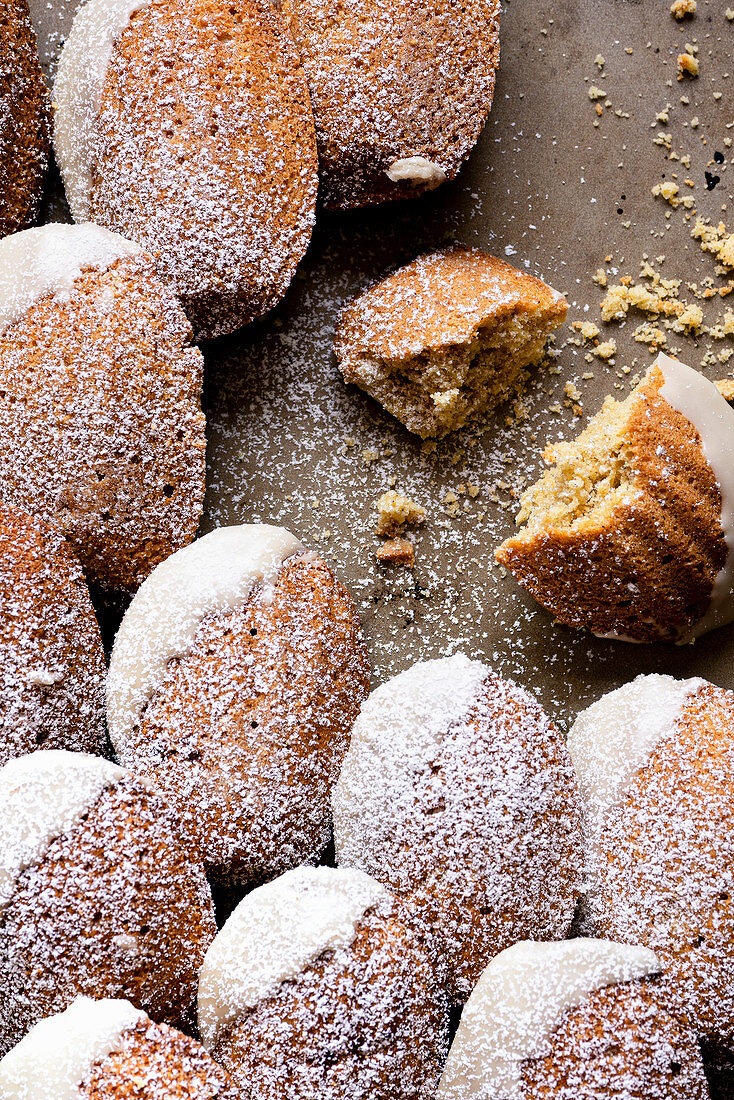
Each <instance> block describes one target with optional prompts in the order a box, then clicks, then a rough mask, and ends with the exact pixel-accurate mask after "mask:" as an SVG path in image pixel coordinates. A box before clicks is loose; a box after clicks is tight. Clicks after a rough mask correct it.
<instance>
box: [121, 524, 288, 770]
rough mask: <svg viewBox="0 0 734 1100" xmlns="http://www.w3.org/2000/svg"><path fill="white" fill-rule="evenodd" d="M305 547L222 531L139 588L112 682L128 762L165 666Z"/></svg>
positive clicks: (260, 530) (264, 529)
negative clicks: (208, 621) (212, 618)
mask: <svg viewBox="0 0 734 1100" xmlns="http://www.w3.org/2000/svg"><path fill="white" fill-rule="evenodd" d="M301 549H303V547H302V545H301V543H300V542H299V541H298V539H297V538H296V537H295V536H294V535H291V534H290V532H289V531H286V530H284V529H283V528H281V527H270V526H268V525H267V524H243V525H242V526H238V527H221V528H219V529H217V530H216V531H212V532H210V533H209V534H208V535H205V536H204V537H203V538H201V539H198V540H197V541H196V542H194V543H192V544H191V545H190V546H186V547H184V548H183V549H182V550H179V551H178V552H177V553H176V554H172V555H171V557H169V558H167V559H166V560H165V561H164V562H161V564H160V565H159V566H157V568H156V569H155V570H154V571H153V573H152V574H151V576H150V577H148V579H147V580H146V581H145V582H144V583H143V585H142V586H141V588H140V589H139V590H138V592H137V594H136V595H135V598H134V599H133V602H132V604H131V605H130V607H129V608H128V610H127V612H126V614H125V617H124V619H123V621H122V625H121V626H120V630H119V632H118V634H117V637H116V638H115V644H114V647H113V650H112V657H111V659H110V669H109V675H108V678H107V719H108V724H109V730H110V737H111V739H112V742H113V744H114V745H115V747H116V749H117V751H118V752H119V753H120V754H121V755H122V756H123V757H124V755H125V749H126V745H127V742H128V739H129V738H130V736H131V734H132V731H133V730H134V728H135V726H136V724H137V722H138V721H139V718H140V713H141V711H142V709H143V707H144V706H145V704H146V703H147V702H148V700H149V699H150V698H151V697H152V695H153V694H154V692H155V690H156V688H157V687H158V686H159V685H160V683H161V681H162V679H163V677H164V675H165V671H166V666H167V665H168V663H169V661H171V660H172V659H173V658H174V657H176V656H179V655H180V654H182V653H185V652H186V650H187V649H189V648H190V646H191V644H192V643H193V639H194V636H195V634H196V630H197V627H198V626H199V623H200V622H201V620H202V619H203V618H204V617H205V616H206V615H210V614H215V613H216V612H221V611H225V610H232V609H234V608H236V607H239V606H241V605H242V604H243V603H244V602H245V600H246V599H247V597H248V596H249V595H250V593H251V591H252V589H253V588H254V587H255V585H256V584H258V583H259V584H262V585H263V588H264V589H267V587H268V585H269V584H272V582H273V581H274V579H275V575H276V574H277V572H278V570H279V568H280V566H281V565H282V564H283V562H284V561H285V559H286V558H287V557H290V555H292V554H295V553H296V552H297V551H298V550H301Z"/></svg>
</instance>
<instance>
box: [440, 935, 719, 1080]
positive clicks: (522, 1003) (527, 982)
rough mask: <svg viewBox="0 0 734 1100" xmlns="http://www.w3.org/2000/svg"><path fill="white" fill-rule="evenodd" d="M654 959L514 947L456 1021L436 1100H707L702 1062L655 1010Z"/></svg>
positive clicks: (616, 948) (588, 947) (632, 951)
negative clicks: (610, 1099)
mask: <svg viewBox="0 0 734 1100" xmlns="http://www.w3.org/2000/svg"><path fill="white" fill-rule="evenodd" d="M659 969H660V964H659V962H658V960H657V959H656V957H655V955H654V954H653V953H652V951H649V950H645V949H644V948H639V947H631V946H627V945H624V944H616V943H608V942H603V941H600V940H588V939H575V940H570V941H568V942H566V943H532V942H524V943H518V944H516V945H515V946H514V947H511V948H509V949H508V950H507V951H503V952H502V953H501V954H500V955H498V956H497V957H496V958H495V959H493V960H492V962H491V963H490V964H489V966H488V967H487V969H486V970H485V971H484V973H483V975H482V977H481V978H480V980H479V983H478V984H477V987H476V989H475V990H474V992H473V993H472V996H471V997H470V999H469V1001H468V1003H467V1005H466V1008H465V1009H464V1012H463V1014H462V1019H461V1023H460V1025H459V1029H458V1031H457V1034H456V1037H455V1039H454V1042H453V1044H452V1047H451V1051H450V1052H449V1057H448V1061H447V1064H446V1068H445V1070H444V1074H443V1077H442V1079H441V1084H440V1087H439V1090H438V1094H437V1100H472V1098H482V1100H485V1098H486V1100H490V1098H492V1100H495V1098H496V1100H510V1098H512V1100H541V1098H542V1097H547V1096H553V1097H554V1098H559V1100H602V1098H604V1097H607V1096H609V1095H610V1092H609V1090H610V1084H611V1082H613V1088H614V1091H615V1093H616V1094H617V1095H620V1096H622V1095H623V1096H625V1097H629V1098H630V1100H643V1098H644V1100H648V1098H654V1100H688V1098H691V1100H693V1098H695V1100H708V1090H707V1088H706V1079H705V1077H704V1073H703V1066H702V1064H701V1056H700V1053H699V1051H698V1048H697V1046H696V1043H695V1039H694V1037H693V1036H691V1035H689V1034H688V1033H687V1032H686V1031H685V1030H684V1029H682V1028H681V1027H680V1025H679V1024H677V1023H676V1022H675V1020H674V1019H673V1018H672V1017H671V1016H670V1015H669V1014H668V1013H667V1012H666V1011H665V1009H663V1008H662V1007H661V1006H660V1005H659V1004H658V1003H657V1001H656V998H655V989H654V983H652V984H651V983H650V982H649V981H648V980H647V979H648V978H649V977H650V976H653V975H655V974H656V973H657V972H658V971H659Z"/></svg>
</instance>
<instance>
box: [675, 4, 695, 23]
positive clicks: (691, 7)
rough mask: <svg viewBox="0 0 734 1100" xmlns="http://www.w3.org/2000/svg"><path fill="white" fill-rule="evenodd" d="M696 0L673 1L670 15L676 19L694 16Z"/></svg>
mask: <svg viewBox="0 0 734 1100" xmlns="http://www.w3.org/2000/svg"><path fill="white" fill-rule="evenodd" d="M695 13H696V0H674V2H673V4H672V6H671V9H670V14H671V15H673V16H675V18H676V19H685V17H686V16H687V15H695Z"/></svg>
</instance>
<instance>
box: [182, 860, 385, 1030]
mask: <svg viewBox="0 0 734 1100" xmlns="http://www.w3.org/2000/svg"><path fill="white" fill-rule="evenodd" d="M387 896H388V894H387V891H386V889H385V887H384V886H381V885H380V884H379V883H378V882H375V880H374V879H372V878H370V877H369V875H365V874H364V873H363V872H362V871H354V870H349V869H347V868H334V867H296V868H295V870H293V871H287V872H286V874H284V875H281V876H280V877H279V878H276V879H275V880H274V881H273V882H268V883H266V885H265V886H260V887H258V888H257V889H256V890H253V891H252V893H250V894H248V895H247V897H246V898H244V900H243V901H241V902H240V904H239V905H238V906H237V908H236V909H235V911H234V912H233V913H232V915H231V917H230V918H229V920H228V921H227V922H226V924H225V925H224V927H223V928H222V930H221V932H220V933H219V934H218V936H217V937H216V939H215V940H214V942H213V943H212V945H211V947H210V948H209V950H208V951H207V953H206V957H205V959H204V963H203V965H202V967H201V971H200V974H199V1001H198V1016H199V1030H200V1032H201V1036H202V1040H203V1042H204V1045H205V1046H207V1047H209V1049H212V1048H213V1047H214V1046H215V1045H216V1042H217V1037H218V1035H219V1033H220V1031H221V1030H222V1029H223V1028H225V1027H227V1026H228V1025H229V1024H231V1023H232V1022H234V1021H236V1020H237V1019H238V1018H239V1017H241V1016H243V1015H244V1014H245V1012H246V1011H247V1010H248V1009H250V1008H254V1007H255V1005H257V1004H258V1003H259V1002H260V1001H261V1000H263V999H264V998H265V997H268V996H271V995H272V994H273V993H275V992H276V990H277V989H278V986H280V985H281V984H282V983H283V982H285V981H288V980H292V979H294V978H297V977H298V975H299V974H300V973H302V972H303V970H304V969H305V968H306V967H307V966H308V965H309V964H310V963H312V962H313V961H314V960H315V959H317V958H318V957H319V955H321V954H323V952H324V951H328V950H333V949H334V948H338V947H348V946H349V945H350V944H351V943H352V942H353V940H354V937H355V935H356V931H357V926H358V924H359V922H360V920H361V919H362V917H363V916H364V914H365V913H366V912H367V910H368V909H371V908H372V907H373V906H374V905H376V904H377V903H378V902H379V901H381V900H382V899H383V898H385V897H387Z"/></svg>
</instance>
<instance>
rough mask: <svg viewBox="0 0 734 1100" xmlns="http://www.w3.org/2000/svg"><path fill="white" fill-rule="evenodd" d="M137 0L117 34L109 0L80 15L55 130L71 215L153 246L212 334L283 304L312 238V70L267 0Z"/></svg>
mask: <svg viewBox="0 0 734 1100" xmlns="http://www.w3.org/2000/svg"><path fill="white" fill-rule="evenodd" d="M135 7H136V5H135V3H134V2H130V3H128V4H127V7H126V9H125V14H127V13H131V14H130V18H129V20H128V22H127V25H126V26H125V25H123V27H122V28H121V29H120V30H121V33H120V34H119V37H117V40H116V41H115V42H114V46H113V45H112V42H111V40H110V34H111V31H110V27H111V26H115V27H116V26H117V24H116V22H115V19H116V15H117V9H116V8H115V5H114V3H113V2H112V0H90V3H88V4H85V5H84V7H83V8H82V9H81V10H80V12H79V14H78V15H77V16H76V18H75V20H74V26H73V28H72V31H71V34H70V35H69V38H68V40H67V43H66V45H65V47H64V50H63V53H62V56H61V60H60V63H59V75H58V78H57V81H56V84H55V88H54V97H55V100H56V103H57V110H56V115H55V132H54V144H55V148H56V151H57V156H58V159H59V163H60V165H61V169H62V174H63V176H64V185H65V188H66V192H67V195H68V198H69V202H70V205H71V210H72V213H73V215H74V217H75V218H76V219H77V220H86V219H87V218H89V219H91V220H92V221H95V222H97V223H99V224H100V225H104V226H107V227H108V228H110V229H114V230H116V231H118V232H121V233H123V234H124V235H126V236H128V237H130V238H131V239H133V240H135V241H138V242H139V243H140V244H141V245H143V246H144V247H145V248H146V250H147V251H149V252H150V253H151V255H153V256H155V257H156V260H157V264H158V270H159V272H160V274H161V275H162V276H163V277H164V279H165V280H166V281H167V282H168V284H169V285H170V286H171V287H172V288H173V289H174V290H175V291H176V293H177V294H178V296H179V298H180V299H181V301H182V303H183V305H184V308H185V310H186V312H187V314H188V316H189V318H190V320H191V322H192V324H193V327H194V330H195V331H196V333H197V336H198V337H205V338H210V337H213V336H218V335H221V334H223V333H227V332H232V331H234V330H235V329H237V328H239V327H240V326H241V325H244V324H246V323H247V322H249V321H252V320H253V319H254V318H255V317H258V316H259V315H260V314H262V313H264V312H266V311H267V310H268V309H270V308H271V307H272V306H274V305H275V303H276V302H277V301H278V300H279V299H280V298H281V297H282V295H283V294H284V293H285V290H286V289H287V287H288V284H289V283H290V281H291V279H292V277H293V274H294V272H295V270H296V267H297V265H298V263H299V261H300V260H301V258H302V256H303V254H304V252H305V251H306V248H307V246H308V242H309V240H310V237H311V230H312V226H313V223H314V209H315V203H316V190H317V183H318V177H317V162H316V144H315V136H314V126H313V116H312V113H311V105H310V102H309V98H308V89H307V86H306V80H305V77H304V74H303V71H302V69H301V68H300V64H299V61H298V56H297V54H296V50H295V47H294V46H293V44H292V42H291V41H290V38H289V36H288V34H287V32H286V31H285V28H284V26H283V23H282V19H281V16H280V14H279V12H278V11H277V10H276V9H274V8H272V7H271V6H270V4H268V3H267V2H266V0H234V2H233V3H231V4H224V5H223V4H218V3H213V2H212V0H194V2H188V0H151V2H148V3H146V4H142V5H137V10H131V9H134V8H135ZM105 62H107V63H105Z"/></svg>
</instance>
